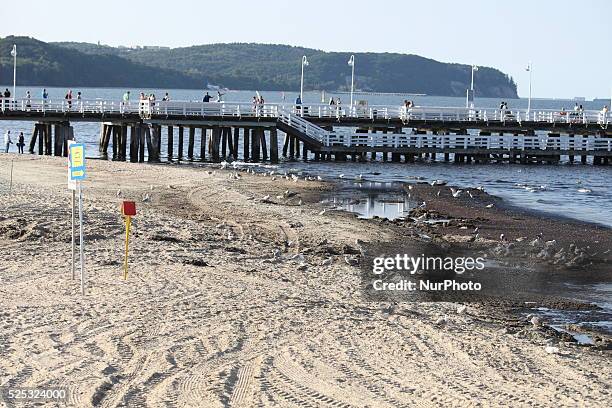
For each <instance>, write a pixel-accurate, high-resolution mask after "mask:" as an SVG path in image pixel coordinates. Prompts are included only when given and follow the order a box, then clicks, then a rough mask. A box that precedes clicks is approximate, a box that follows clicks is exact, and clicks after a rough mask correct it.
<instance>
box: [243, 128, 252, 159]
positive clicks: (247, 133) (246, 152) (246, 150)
mask: <svg viewBox="0 0 612 408" xmlns="http://www.w3.org/2000/svg"><path fill="white" fill-rule="evenodd" d="M250 133H251V129H249V128H244V133H243V138H242V160H244V161H245V162H246V161H248V160H249V145H250V139H249V137H250Z"/></svg>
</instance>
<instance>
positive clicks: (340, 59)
mask: <svg viewBox="0 0 612 408" xmlns="http://www.w3.org/2000/svg"><path fill="white" fill-rule="evenodd" d="M13 42H15V43H17V44H18V45H17V46H18V49H19V51H20V52H19V55H20V57H19V60H18V62H19V65H20V67H19V73H20V74H19V75H20V82H21V83H27V84H38V85H40V84H45V85H62V86H69V85H70V86H77V85H78V86H132V87H138V86H141V87H158V88H196V89H197V88H202V87H203V86H205V84H207V83H210V84H216V85H221V86H224V87H228V88H230V89H259V90H294V91H295V90H298V89H299V85H300V61H301V58H302V55H306V56H307V57H308V60H309V62H310V65H309V66H308V67H307V68H306V69H307V75H306V76H305V88H306V89H325V90H328V91H335V90H342V91H347V90H349V88H350V81H351V77H350V75H351V72H350V67H349V66H348V65H347V61H348V59H349V56H350V53H348V52H323V51H319V50H314V49H309V48H301V47H292V46H288V45H264V44H210V45H199V46H192V47H183V48H172V49H171V48H160V47H144V48H138V49H131V48H126V47H109V46H104V45H96V44H89V43H52V44H47V43H44V42H41V41H37V40H34V39H29V38H24V37H7V38H5V39H2V40H0V55H1V57H0V64H2V67H1V68H0V75H2V77H5V75H7V72H8V71H10V66H7V60H9V59H10V57H8V58H7V56H8V55H9V52H10V47H11V46H12V44H13ZM355 59H356V62H357V64H356V80H355V86H356V88H357V89H360V90H364V91H378V92H411V93H424V94H428V95H440V96H464V95H465V90H466V88H467V87H468V86H469V80H470V66H469V65H461V64H450V63H442V62H438V61H435V60H432V59H427V58H423V57H420V56H417V55H407V54H394V53H356V54H355ZM8 65H10V64H8ZM168 67H171V68H168ZM83 68H85V69H83ZM9 76H10V75H9ZM477 78H478V80H477V81H476V94H477V95H478V96H481V97H499V98H512V97H516V96H517V93H516V84H515V83H514V81H513V80H512V79H511V78H510V77H508V76H507V75H506V74H504V73H502V72H501V71H499V70H497V69H494V68H487V67H481V68H480V69H479V71H478V73H477ZM3 82H7V81H3Z"/></svg>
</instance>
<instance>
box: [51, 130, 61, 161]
mask: <svg viewBox="0 0 612 408" xmlns="http://www.w3.org/2000/svg"><path fill="white" fill-rule="evenodd" d="M61 139H62V125H60V124H59V123H56V124H55V125H53V155H54V156H60V155H61V152H60V143H61Z"/></svg>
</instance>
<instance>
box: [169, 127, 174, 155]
mask: <svg viewBox="0 0 612 408" xmlns="http://www.w3.org/2000/svg"><path fill="white" fill-rule="evenodd" d="M173 156H174V127H172V126H168V161H169V162H171V161H172V158H173Z"/></svg>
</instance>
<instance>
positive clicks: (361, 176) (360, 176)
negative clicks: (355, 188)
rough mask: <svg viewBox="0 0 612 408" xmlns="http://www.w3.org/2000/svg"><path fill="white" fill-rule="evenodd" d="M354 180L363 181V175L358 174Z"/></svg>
mask: <svg viewBox="0 0 612 408" xmlns="http://www.w3.org/2000/svg"><path fill="white" fill-rule="evenodd" d="M355 180H359V181H361V180H363V175H361V174H359V175H358V176H357V177H355Z"/></svg>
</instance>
